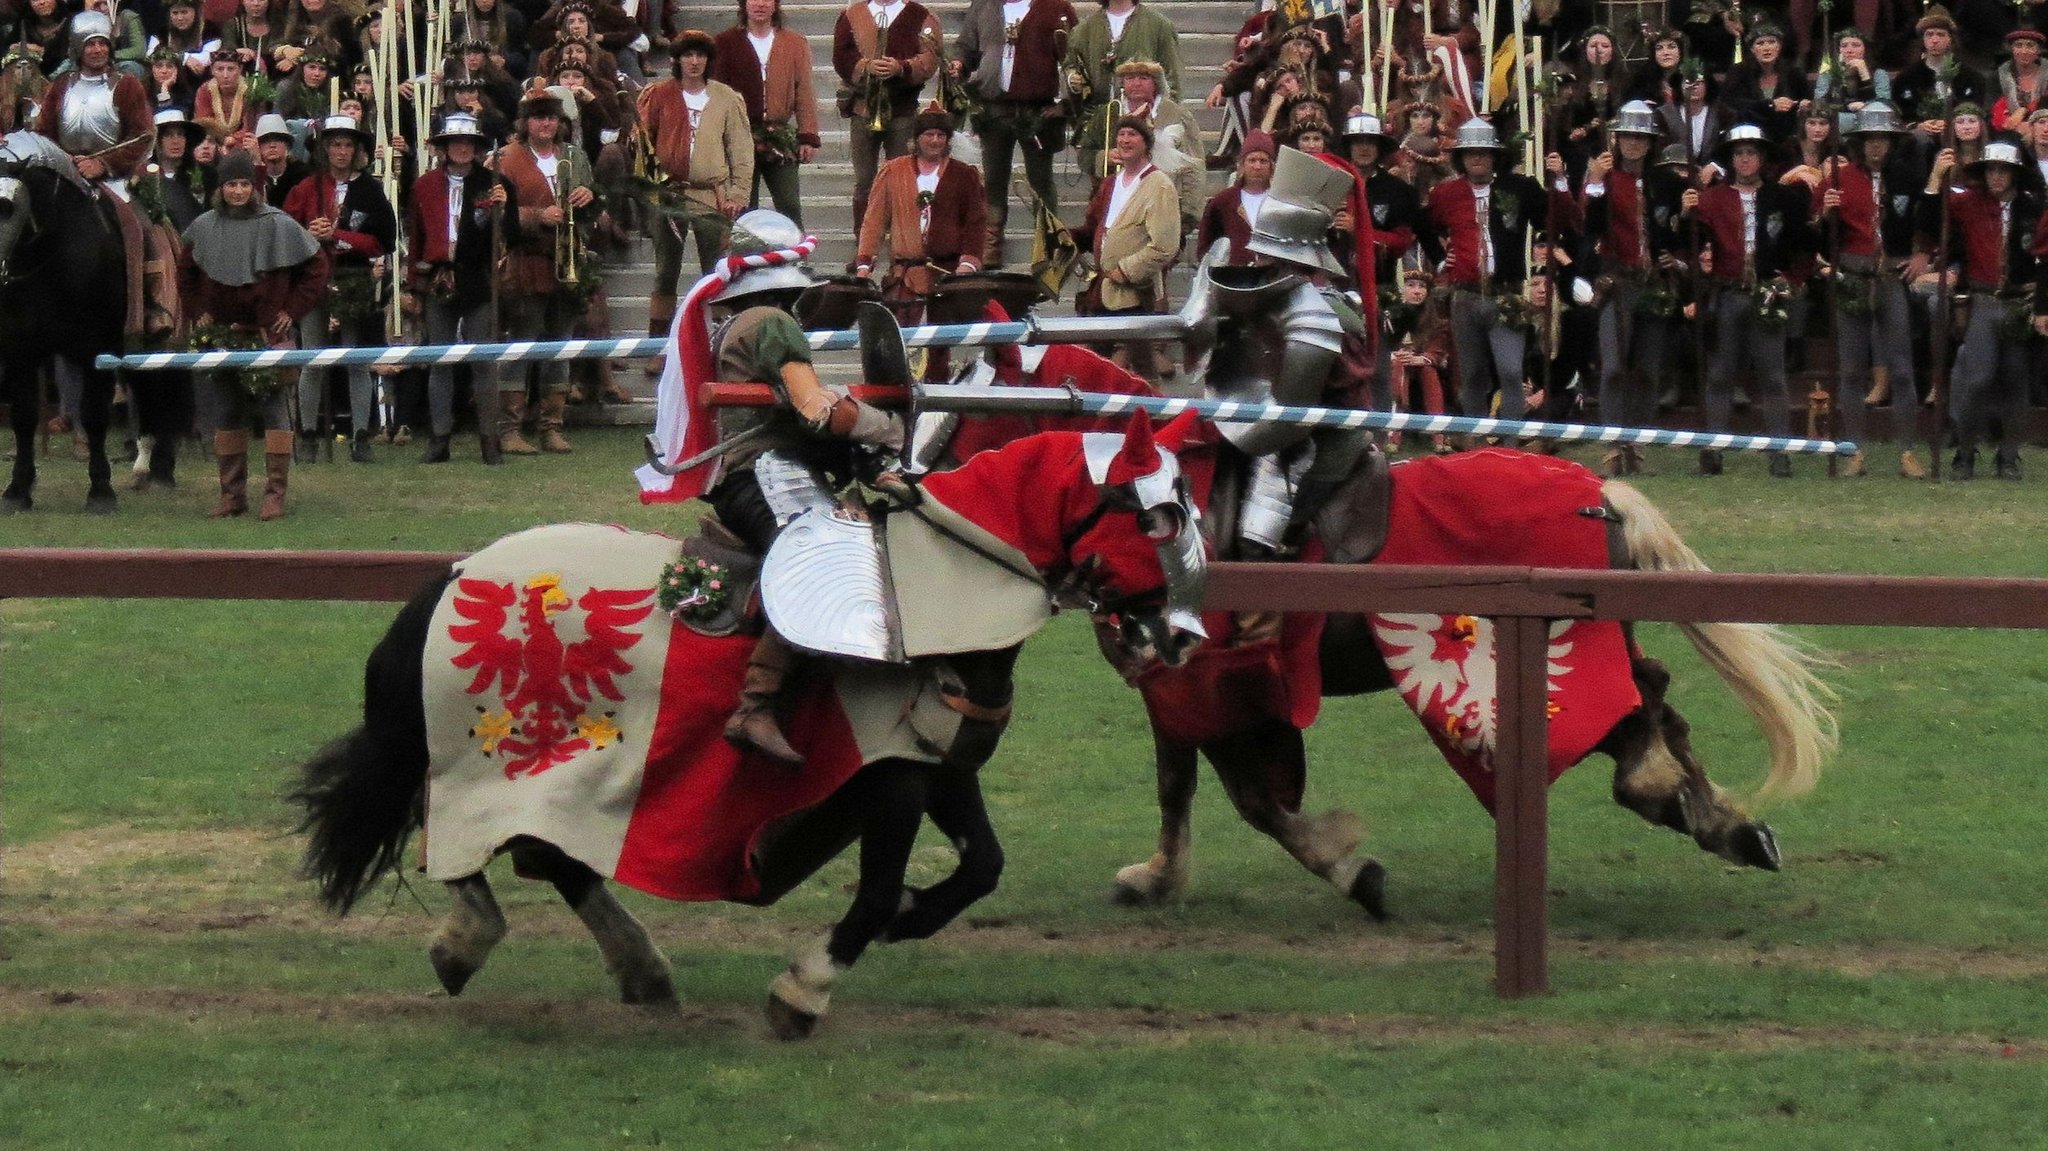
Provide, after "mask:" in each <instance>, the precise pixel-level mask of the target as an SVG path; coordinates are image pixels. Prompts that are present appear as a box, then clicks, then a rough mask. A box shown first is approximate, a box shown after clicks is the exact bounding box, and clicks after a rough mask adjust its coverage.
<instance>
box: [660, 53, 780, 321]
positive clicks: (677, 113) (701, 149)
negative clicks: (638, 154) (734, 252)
mask: <svg viewBox="0 0 2048 1151" xmlns="http://www.w3.org/2000/svg"><path fill="white" fill-rule="evenodd" d="M670 48H671V49H672V50H673V51H674V53H675V57H676V75H675V76H672V77H670V78H669V79H666V80H662V81H660V82H658V83H655V84H650V85H649V86H647V87H646V88H644V89H642V90H641V92H640V97H639V103H638V107H639V114H640V123H641V124H642V125H644V126H645V128H646V132H647V136H648V138H649V139H650V140H652V141H653V145H654V160H655V162H656V163H657V164H658V165H659V166H660V168H661V172H662V175H663V178H664V179H665V180H666V182H667V184H668V186H669V187H670V188H672V189H675V190H677V191H678V192H679V193H680V195H679V196H678V200H679V203H677V204H676V205H673V206H671V210H678V209H679V210H680V211H681V212H682V213H683V218H682V219H680V220H672V221H671V222H670V223H669V224H668V226H666V227H660V228H656V229H655V230H654V290H653V295H652V298H651V300H650V303H649V309H648V319H647V333H648V335H651V336H666V335H668V331H669V322H670V321H671V320H673V319H674V318H675V311H676V282H677V280H678V279H679V278H680V277H681V276H682V272H683V249H684V239H685V236H686V235H687V236H694V237H696V240H697V255H698V258H699V260H700V261H701V262H702V263H703V266H704V270H705V271H706V272H709V271H710V270H711V269H712V267H713V265H715V264H716V263H717V262H718V257H719V254H720V253H721V252H723V251H724V250H725V241H726V233H727V231H728V230H729V221H730V219H731V215H732V214H733V213H736V212H737V211H738V210H739V206H740V205H741V204H744V203H745V202H746V199H747V194H748V192H749V190H750V189H752V188H753V186H754V133H753V129H752V128H751V127H749V126H748V124H747V106H746V104H745V102H744V101H742V100H741V99H740V95H739V93H737V92H735V91H733V90H732V89H731V88H728V87H726V86H725V85H723V84H720V83H719V82H718V81H716V80H709V79H705V78H704V77H706V76H707V75H708V73H709V69H710V67H711V65H712V63H713V62H715V60H716V58H717V55H718V48H717V46H716V45H715V44H714V43H713V42H712V39H711V37H709V36H706V35H704V34H703V33H702V32H685V33H683V34H682V35H681V36H678V37H676V38H675V40H674V41H673V42H672V43H671V45H670ZM685 73H689V74H688V75H686V74H685Z"/></svg>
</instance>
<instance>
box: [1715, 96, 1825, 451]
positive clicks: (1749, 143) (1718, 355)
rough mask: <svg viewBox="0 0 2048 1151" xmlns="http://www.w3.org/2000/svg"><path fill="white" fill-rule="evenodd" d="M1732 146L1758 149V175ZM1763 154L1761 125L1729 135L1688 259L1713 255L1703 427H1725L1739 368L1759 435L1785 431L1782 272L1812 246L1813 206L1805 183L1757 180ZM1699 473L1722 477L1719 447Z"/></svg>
mask: <svg viewBox="0 0 2048 1151" xmlns="http://www.w3.org/2000/svg"><path fill="white" fill-rule="evenodd" d="M1738 150H1754V151H1755V152H1756V154H1757V157H1758V161H1757V163H1758V167H1757V171H1756V172H1755V173H1752V174H1749V175H1745V174H1744V173H1743V172H1741V171H1740V170H1738V169H1736V168H1735V167H1734V166H1733V165H1735V163H1736V161H1735V159H1734V156H1733V154H1734V153H1735V152H1736V151H1738ZM1768 154H1769V144H1768V142H1767V141H1766V140H1765V139H1764V136H1763V131H1762V129H1759V128H1757V127H1755V126H1754V125H1749V124H1744V125H1740V126H1738V127H1736V128H1735V129H1733V130H1732V131H1730V132H1729V133H1728V139H1727V140H1725V141H1724V142H1723V143H1722V145H1721V153H1720V160H1721V163H1722V166H1723V167H1724V168H1726V169H1728V170H1729V171H1731V172H1734V173H1735V174H1734V178H1733V179H1732V180H1730V181H1728V182H1725V183H1719V184H1715V185H1714V186H1713V187H1710V188H1708V189H1706V190H1705V191H1703V192H1699V193H1698V194H1697V195H1698V207H1697V208H1696V209H1694V210H1693V211H1694V214H1695V215H1697V217H1698V219H1699V233H1700V238H1701V240H1702V242H1703V245H1702V246H1703V250H1702V251H1701V252H1696V253H1694V258H1695V259H1697V258H1700V257H1701V256H1703V255H1710V256H1711V258H1712V260H1713V268H1712V272H1711V283H1712V285H1713V290H1712V291H1711V292H1710V294H1709V295H1708V297H1707V299H1706V300H1705V301H1704V305H1705V306H1704V307H1703V309H1702V312H1703V319H1702V322H1706V323H1710V324H1712V325H1713V326H1712V327H1711V328H1709V329H1708V331H1709V332H1710V333H1711V335H1710V338H1709V341H1708V342H1709V343H1710V344H1711V345H1712V346H1713V356H1712V359H1711V362H1710V363H1709V365H1708V368H1707V375H1706V395H1705V397H1704V406H1705V409H1706V426H1707V429H1708V430H1709V431H1727V430H1728V427H1729V423H1728V420H1729V412H1730V409H1731V408H1732V407H1733V403H1734V392H1735V379H1736V376H1737V374H1738V373H1744V378H1746V379H1747V380H1748V381H1749V383H1750V387H1751V388H1752V390H1753V391H1758V392H1761V397H1760V398H1761V401H1762V404H1763V414H1764V434H1765V435H1771V436H1784V435H1790V434H1791V430H1792V427H1791V412H1790V408H1789V406H1788V401H1787V397H1786V394H1785V326H1786V323H1787V319H1788V310H1789V306H1790V303H1791V296H1792V292H1793V290H1794V289H1793V286H1792V283H1791V281H1790V279H1789V278H1788V276H1787V271H1788V269H1789V268H1790V267H1791V265H1792V264H1793V262H1794V261H1795V260H1797V259H1798V258H1799V257H1801V256H1803V255H1805V254H1807V253H1809V252H1810V251H1811V250H1812V248H1813V246H1814V244H1813V241H1814V233H1813V228H1812V226H1811V223H1810V221H1811V219H1812V213H1813V207H1812V204H1811V203H1810V202H1809V199H1808V195H1807V190H1806V189H1804V188H1801V187H1799V186H1797V185H1796V184H1779V183H1771V182H1768V181H1765V180H1763V179H1762V175H1761V167H1762V163H1763V159H1764V157H1766V156H1767V155H1768ZM1691 195H1692V193H1688V196H1689V197H1690V196H1691ZM1700 473H1701V474H1702V475H1719V474H1721V453H1720V452H1718V451H1714V450H1711V449H1709V450H1706V451H1702V452H1701V453H1700ZM1771 474H1772V475H1774V476H1779V477H1785V476H1790V475H1791V474H1792V460H1791V458H1790V457H1789V456H1786V455H1784V454H1783V453H1777V454H1774V455H1773V456H1772V457H1771Z"/></svg>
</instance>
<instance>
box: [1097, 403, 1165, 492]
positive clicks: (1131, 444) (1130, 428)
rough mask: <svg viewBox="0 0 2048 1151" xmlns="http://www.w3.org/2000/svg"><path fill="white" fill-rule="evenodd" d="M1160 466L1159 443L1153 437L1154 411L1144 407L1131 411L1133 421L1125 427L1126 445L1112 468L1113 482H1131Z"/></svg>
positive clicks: (1118, 454) (1111, 478)
mask: <svg viewBox="0 0 2048 1151" xmlns="http://www.w3.org/2000/svg"><path fill="white" fill-rule="evenodd" d="M1158 468H1159V445H1158V444H1156V443H1155V442H1153V439H1152V413H1151V412H1148V411H1146V410H1145V409H1144V408H1139V409H1138V410H1136V411H1134V412H1132V413H1131V422H1130V423H1129V424H1128V425H1126V426H1125V427H1124V447H1123V450H1122V451H1120V452H1118V453H1117V456H1116V466H1115V467H1113V468H1111V469H1110V472H1109V480H1110V482H1111V483H1129V482H1130V481H1131V480H1133V479H1135V478H1137V477H1138V476H1144V475H1150V474H1152V473H1153V472H1154V471H1157V470H1158Z"/></svg>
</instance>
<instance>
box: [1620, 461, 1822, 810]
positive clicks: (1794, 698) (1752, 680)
mask: <svg viewBox="0 0 2048 1151" xmlns="http://www.w3.org/2000/svg"><path fill="white" fill-rule="evenodd" d="M1601 491H1602V494H1603V495H1604V496H1605V497H1606V499H1607V504H1608V506H1609V507H1611V508H1612V509H1613V510H1614V511H1616V512H1618V513H1620V515H1621V525H1622V539H1623V542H1624V545H1625V546H1626V548H1627V551H1628V557H1629V560H1630V562H1631V563H1633V564H1634V565H1635V567H1636V569H1637V570H1639V571H1707V570H1709V569H1708V567H1707V565H1706V564H1704V563H1702V562H1700V557H1699V556H1698V555H1697V554H1696V553H1695V552H1694V551H1693V550H1692V548H1691V547H1689V546H1687V545H1686V542H1685V541H1684V540H1683V539H1680V538H1679V535H1678V531H1677V529H1675V528H1673V527H1672V526H1671V521H1669V520H1667V519H1665V518H1664V513H1662V512H1660V511H1658V510H1657V507H1656V505H1655V504H1652V503H1651V502H1650V501H1649V500H1648V499H1647V498H1645V497H1644V496H1643V494H1642V493H1641V492H1639V491H1637V490H1636V489H1634V488H1632V487H1630V486H1629V485H1627V484H1625V483H1621V482H1619V481H1617V480H1609V481H1607V483H1606V484H1605V485H1603V487H1602V488H1601ZM1678 626H1679V627H1680V628H1681V629H1682V630H1683V631H1684V632H1685V635H1686V638H1687V639H1690V640H1691V641H1692V645H1693V647H1694V648H1696V649H1698V651H1699V653H1700V656H1701V657H1702V658H1704V659H1705V660H1706V661H1707V663H1709V664H1710V665H1712V666H1713V669H1714V671H1715V672H1716V673H1717V674H1719V675H1720V677H1721V679H1722V681H1723V682H1724V683H1726V684H1727V685H1728V687H1729V688H1730V690H1732V691H1734V693H1735V695H1736V697H1737V698H1738V699H1740V700H1741V701H1742V705H1743V706H1744V707H1746V708H1748V709H1749V714H1750V716H1751V717H1752V718H1753V719H1754V720H1755V721H1756V725H1757V730H1758V731H1760V732H1761V733H1762V734H1763V737H1764V742H1765V743H1766V744H1767V745H1768V746H1769V747H1770V749H1771V770H1770V775H1769V776H1768V777H1767V778H1766V779H1765V780H1764V785H1763V787H1762V788H1761V789H1759V791H1758V793H1757V794H1758V797H1759V798H1764V799H1772V798H1776V799H1790V798H1793V797H1796V796H1801V795H1805V794H1806V793H1807V792H1809V791H1812V790H1813V788H1814V785H1815V784H1817V783H1819V782H1820V772H1821V767H1822V766H1823V765H1824V764H1826V763H1827V761H1828V760H1829V759H1831V758H1833V756H1834V754H1835V751H1836V748H1837V747H1838V746H1839V745H1840V742H1841V733H1840V730H1839V728H1838V727H1837V725H1836V723H1835V716H1834V713H1833V712H1832V711H1830V710H1829V709H1828V703H1829V701H1832V700H1833V699H1835V698H1836V696H1835V691H1834V689H1833V688H1832V687H1830V686H1828V683H1827V681H1825V680H1824V679H1822V678H1821V674H1820V673H1821V670H1822V669H1824V668H1828V667H1833V666H1835V664H1834V661H1832V660H1830V659H1828V658H1827V657H1826V656H1825V655H1823V654H1822V653H1820V652H1818V651H1816V650H1815V649H1814V648H1813V647H1812V646H1811V645H1809V644H1806V643H1805V642H1803V641H1801V640H1798V639H1796V638H1794V637H1793V636H1791V635H1790V634H1788V633H1787V632H1785V631H1784V629H1782V628H1779V627H1777V626H1775V625H1771V624H1758V623H1681V624H1679V625H1678Z"/></svg>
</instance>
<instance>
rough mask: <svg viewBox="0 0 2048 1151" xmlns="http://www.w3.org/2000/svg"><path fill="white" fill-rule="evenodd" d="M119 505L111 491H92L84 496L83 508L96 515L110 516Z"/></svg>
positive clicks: (119, 502)
mask: <svg viewBox="0 0 2048 1151" xmlns="http://www.w3.org/2000/svg"><path fill="white" fill-rule="evenodd" d="M120 506H121V501H120V500H119V499H117V498H115V496H114V493H112V492H94V493H93V494H91V495H89V496H87V497H85V510H86V511H87V512H90V513H91V514H93V515H96V516H110V515H113V514H114V512H115V511H116V510H118V509H119V508H120Z"/></svg>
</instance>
